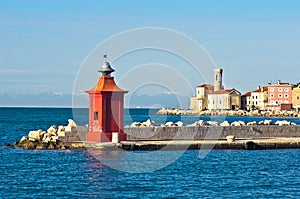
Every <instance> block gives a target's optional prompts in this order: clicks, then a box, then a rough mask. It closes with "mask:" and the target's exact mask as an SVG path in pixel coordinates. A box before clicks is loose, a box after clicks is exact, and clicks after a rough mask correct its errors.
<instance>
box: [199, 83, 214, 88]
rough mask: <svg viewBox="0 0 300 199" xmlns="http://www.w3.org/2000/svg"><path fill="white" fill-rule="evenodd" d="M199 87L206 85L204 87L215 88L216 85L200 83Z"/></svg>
mask: <svg viewBox="0 0 300 199" xmlns="http://www.w3.org/2000/svg"><path fill="white" fill-rule="evenodd" d="M199 87H204V88H213V87H214V86H213V85H211V84H202V85H200V86H197V88H199Z"/></svg>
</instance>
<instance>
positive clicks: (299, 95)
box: [292, 83, 300, 111]
mask: <svg viewBox="0 0 300 199" xmlns="http://www.w3.org/2000/svg"><path fill="white" fill-rule="evenodd" d="M292 104H293V108H294V109H297V110H298V111H299V109H300V83H299V84H298V85H297V86H295V87H294V88H293V92H292Z"/></svg>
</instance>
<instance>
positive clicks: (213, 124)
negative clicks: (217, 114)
mask: <svg viewBox="0 0 300 199" xmlns="http://www.w3.org/2000/svg"><path fill="white" fill-rule="evenodd" d="M207 124H208V125H210V126H219V122H216V121H208V122H207Z"/></svg>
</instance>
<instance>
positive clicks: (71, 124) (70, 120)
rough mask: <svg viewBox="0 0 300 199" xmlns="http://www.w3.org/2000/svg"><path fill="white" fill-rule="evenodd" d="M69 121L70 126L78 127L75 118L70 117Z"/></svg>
mask: <svg viewBox="0 0 300 199" xmlns="http://www.w3.org/2000/svg"><path fill="white" fill-rule="evenodd" d="M68 122H69V123H68V126H69V127H71V128H72V127H77V125H76V123H75V122H74V120H72V119H68Z"/></svg>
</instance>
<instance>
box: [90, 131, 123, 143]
mask: <svg viewBox="0 0 300 199" xmlns="http://www.w3.org/2000/svg"><path fill="white" fill-rule="evenodd" d="M119 134H120V141H126V134H125V133H124V132H121V133H119ZM86 141H87V142H111V141H112V133H103V132H88V133H87V134H86Z"/></svg>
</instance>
